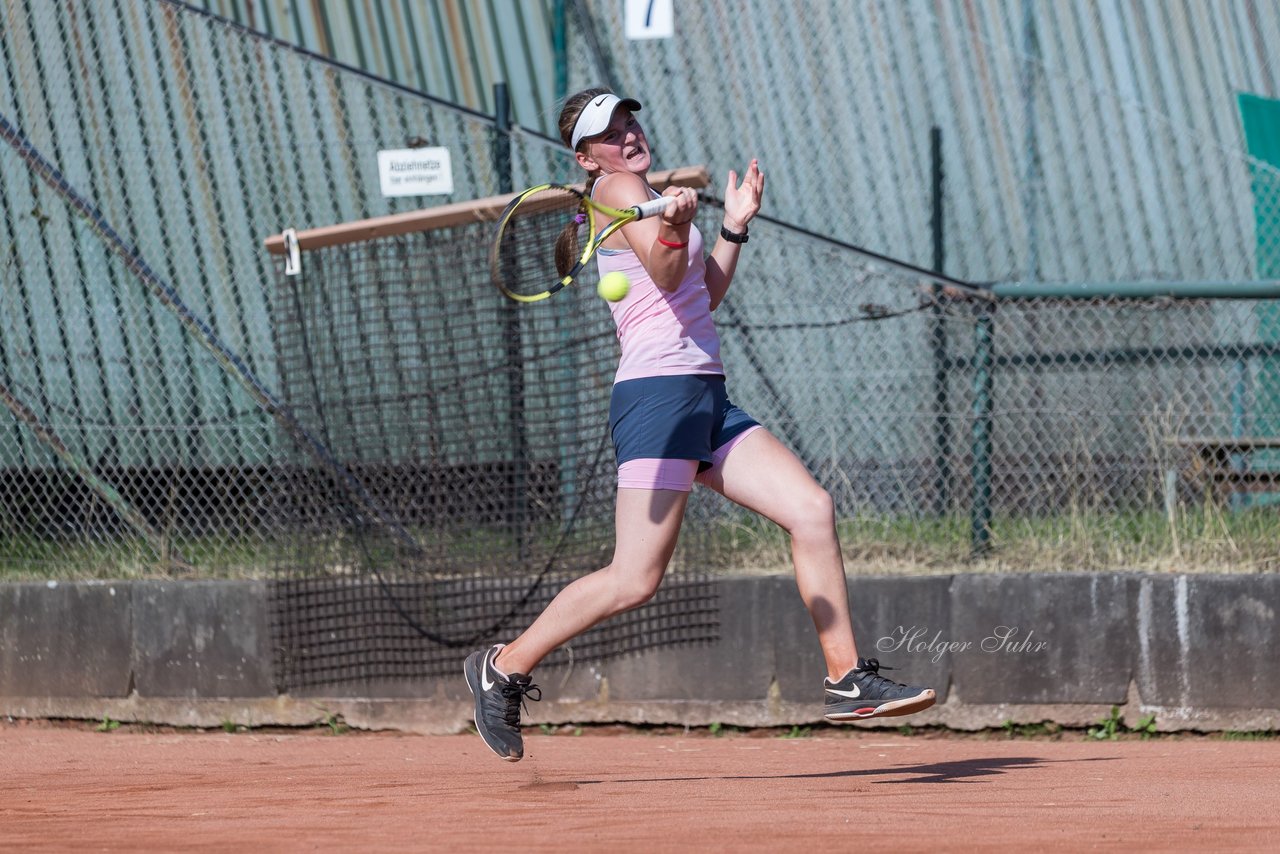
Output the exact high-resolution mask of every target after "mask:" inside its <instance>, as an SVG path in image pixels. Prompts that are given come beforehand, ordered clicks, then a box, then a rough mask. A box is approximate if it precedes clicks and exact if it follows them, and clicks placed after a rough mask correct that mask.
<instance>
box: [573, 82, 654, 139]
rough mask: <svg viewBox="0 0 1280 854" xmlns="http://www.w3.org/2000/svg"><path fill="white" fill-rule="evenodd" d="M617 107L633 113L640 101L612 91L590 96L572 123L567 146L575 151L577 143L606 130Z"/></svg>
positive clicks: (637, 108)
mask: <svg viewBox="0 0 1280 854" xmlns="http://www.w3.org/2000/svg"><path fill="white" fill-rule="evenodd" d="M619 107H626V108H627V109H628V110H630V111H631V112H633V113H634V112H636V111H637V110H639V109H640V102H639V101H637V100H636V99H635V98H619V97H618V96H617V95H614V94H613V93H612V92H610V93H608V94H606V95H597V96H595V97H594V98H592V99H591V100H590V101H589V102H588V103H587V105H586V106H585V107H583V108H582V112H580V113H578V120H577V121H576V122H574V123H573V140H572V144H571V145H570V146H569V147H570V148H572V149H573V150H574V151H577V150H578V143H580V142H582V141H583V140H584V139H587V138H588V137H593V136H595V135H596V134H601V133H604V132H605V131H606V130H608V129H609V122H611V121H613V114H614V112H615V111H616V110H617V109H618V108H619Z"/></svg>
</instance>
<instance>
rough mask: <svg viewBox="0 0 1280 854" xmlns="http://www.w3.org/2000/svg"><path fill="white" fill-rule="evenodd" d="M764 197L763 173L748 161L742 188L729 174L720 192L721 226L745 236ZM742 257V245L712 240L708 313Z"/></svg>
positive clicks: (717, 300) (723, 291) (714, 306)
mask: <svg viewBox="0 0 1280 854" xmlns="http://www.w3.org/2000/svg"><path fill="white" fill-rule="evenodd" d="M763 196H764V173H763V172H761V171H760V164H759V162H758V161H756V160H752V161H751V163H750V165H748V166H747V171H746V172H745V173H743V176H742V185H741V186H739V185H738V173H736V172H734V171H732V170H731V171H730V172H729V181H728V184H727V186H726V187H725V192H724V223H723V224H724V227H725V229H726V230H728V231H731V232H733V233H734V234H746V232H747V224H748V223H750V222H751V220H752V219H754V218H755V215H756V214H757V213H759V212H760V200H761V198H762V197H763ZM741 254H742V244H740V243H733V242H731V241H728V240H725V239H724V237H719V238H717V239H716V244H715V248H713V249H712V250H711V256H710V257H709V258H707V291H708V292H709V293H710V294H711V310H712V311H715V309H716V307H717V306H719V305H720V303H721V301H723V300H724V295H725V294H726V293H727V292H728V291H729V285H730V283H732V281H733V274H734V271H735V270H737V268H738V256H739V255H741Z"/></svg>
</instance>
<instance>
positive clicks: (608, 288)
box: [596, 270, 631, 302]
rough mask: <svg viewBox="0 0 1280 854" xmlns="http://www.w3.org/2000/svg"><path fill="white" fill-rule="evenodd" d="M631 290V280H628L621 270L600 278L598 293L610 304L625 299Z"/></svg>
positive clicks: (597, 287)
mask: <svg viewBox="0 0 1280 854" xmlns="http://www.w3.org/2000/svg"><path fill="white" fill-rule="evenodd" d="M629 290H631V280H630V279H628V278H627V274H626V273H623V272H621V271H619V270H614V271H613V272H612V273H605V274H604V275H603V276H601V277H600V284H598V285H596V293H598V294H600V296H602V297H604V298H605V299H607V300H608V301H609V302H617V301H618V300H620V299H622V298H623V297H625V296H626V295H627V291H629Z"/></svg>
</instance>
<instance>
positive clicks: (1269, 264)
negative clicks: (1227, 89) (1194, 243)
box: [1239, 92, 1280, 435]
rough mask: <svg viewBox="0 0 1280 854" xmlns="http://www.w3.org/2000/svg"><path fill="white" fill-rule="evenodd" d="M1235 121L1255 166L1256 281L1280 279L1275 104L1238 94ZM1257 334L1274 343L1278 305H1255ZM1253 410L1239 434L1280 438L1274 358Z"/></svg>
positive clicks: (1279, 123)
mask: <svg viewBox="0 0 1280 854" xmlns="http://www.w3.org/2000/svg"><path fill="white" fill-rule="evenodd" d="M1239 102H1240V121H1241V124H1242V125H1243V127H1244V137H1245V145H1246V147H1247V148H1248V152H1249V155H1250V156H1251V157H1252V158H1254V160H1255V161H1256V162H1254V163H1251V164H1250V165H1249V170H1250V184H1251V186H1252V188H1253V211H1254V229H1255V232H1256V236H1257V248H1256V252H1257V259H1256V260H1257V266H1258V277H1259V278H1262V279H1278V278H1280V101H1278V100H1275V99H1273V98H1263V97H1260V96H1258V95H1251V94H1248V93H1244V92H1242V93H1240V95H1239ZM1258 334H1259V337H1260V338H1261V340H1262V341H1264V342H1268V343H1270V342H1276V341H1280V305H1276V304H1275V303H1265V304H1263V305H1260V306H1258ZM1255 406H1256V407H1257V409H1256V411H1255V412H1254V413H1252V414H1251V415H1252V417H1246V418H1245V419H1244V420H1245V425H1244V430H1245V431H1252V432H1257V433H1261V434H1263V435H1277V434H1280V358H1276V357H1264V359H1263V362H1262V364H1261V365H1260V366H1259V371H1258V386H1257V399H1256V402H1255Z"/></svg>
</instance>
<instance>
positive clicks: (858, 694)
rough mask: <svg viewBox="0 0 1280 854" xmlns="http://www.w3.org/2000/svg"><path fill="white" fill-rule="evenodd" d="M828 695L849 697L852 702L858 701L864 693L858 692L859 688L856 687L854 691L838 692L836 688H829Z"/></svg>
mask: <svg viewBox="0 0 1280 854" xmlns="http://www.w3.org/2000/svg"><path fill="white" fill-rule="evenodd" d="M827 693H828V694H835V695H836V696H837V697H848V698H849V699H850V700H856V699H858V698H859V697H861V696H862V692H861V691H860V690H858V686H857V685H854V686H853V690H852V691H837V690H836V689H835V688H828V689H827Z"/></svg>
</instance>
